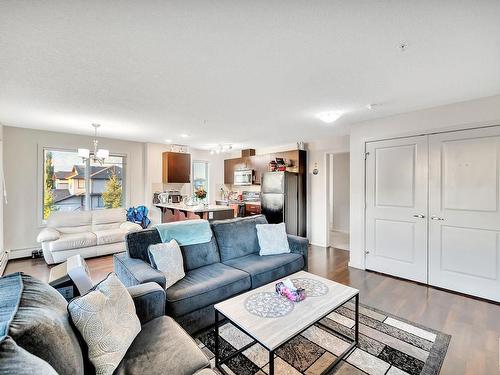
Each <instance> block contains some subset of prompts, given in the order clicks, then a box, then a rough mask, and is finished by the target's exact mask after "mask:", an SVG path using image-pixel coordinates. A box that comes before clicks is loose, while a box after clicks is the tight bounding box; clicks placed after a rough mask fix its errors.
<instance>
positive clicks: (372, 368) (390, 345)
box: [196, 302, 451, 375]
mask: <svg viewBox="0 0 500 375" xmlns="http://www.w3.org/2000/svg"><path fill="white" fill-rule="evenodd" d="M359 312H360V314H359V323H360V324H359V332H360V335H359V347H358V348H356V349H355V350H354V351H353V352H351V354H350V355H349V356H348V357H347V358H346V359H345V360H344V361H342V362H341V363H339V364H338V365H337V366H336V367H335V369H334V370H333V372H331V373H332V374H337V375H347V374H349V375H351V374H353V375H361V374H373V375H385V374H386V375H404V374H411V375H417V374H421V375H431V374H439V371H440V369H441V365H442V364H443V360H444V357H445V355H446V351H447V350H448V344H449V342H450V339H451V336H450V335H446V334H444V333H441V332H438V331H435V330H432V329H430V328H427V327H424V326H422V325H419V324H416V323H413V322H409V321H407V320H405V319H402V318H398V317H395V316H393V315H391V314H388V313H385V312H382V311H380V310H377V309H374V308H372V307H368V306H364V305H361V304H360V309H359ZM353 319H354V304H353V303H352V302H348V303H347V304H345V305H344V306H342V307H340V308H339V309H337V310H336V312H334V313H332V314H330V315H328V316H327V317H326V318H324V319H323V320H322V321H321V323H322V324H323V325H325V326H327V327H329V328H330V329H332V330H334V331H335V332H338V333H340V335H334V334H331V333H329V332H328V331H326V330H325V329H323V328H322V327H321V325H320V324H316V325H314V326H312V327H310V328H308V329H307V330H306V331H304V332H303V333H302V334H301V335H299V336H297V337H296V338H294V339H293V340H291V341H289V342H288V343H287V344H285V345H284V346H282V347H281V348H280V349H278V350H277V351H276V359H275V360H274V366H275V374H277V375H278V374H286V375H294V374H309V375H313V374H320V373H321V372H322V371H323V370H325V369H326V368H327V367H328V366H329V365H330V364H331V363H332V362H333V361H334V360H335V358H336V355H339V354H340V353H342V352H343V351H344V350H345V349H346V348H347V347H348V345H349V343H348V342H347V341H346V340H345V339H344V338H343V337H342V335H345V336H347V337H353V336H354V329H353V327H354V320H353ZM290 324H293V322H290ZM219 332H220V353H221V356H222V357H223V358H224V357H226V356H228V355H230V354H231V353H233V352H235V351H237V350H238V349H240V348H242V347H244V346H245V345H247V344H249V343H251V342H252V341H253V340H252V339H251V338H250V337H249V336H247V335H246V334H244V333H243V332H242V331H240V330H239V329H237V328H236V327H235V326H233V325H232V324H231V323H229V322H227V323H225V324H223V325H222V326H221V327H220V328H219ZM196 342H197V343H198V345H199V347H200V348H201V349H202V350H203V352H204V353H205V354H206V355H207V357H208V358H209V359H210V361H211V363H212V367H214V362H215V360H214V348H215V342H214V331H213V329H212V330H208V331H206V332H204V333H201V334H199V335H198V336H197V337H196ZM268 362H269V354H268V352H267V350H265V349H264V347H262V346H260V345H259V344H255V345H253V346H252V347H250V348H248V349H247V350H245V351H244V352H243V353H240V354H238V355H236V356H235V357H233V358H232V359H231V360H229V361H228V362H227V364H224V365H223V368H224V370H225V371H226V372H227V373H228V374H236V375H247V374H248V375H254V374H258V375H264V374H268V373H269V364H268Z"/></svg>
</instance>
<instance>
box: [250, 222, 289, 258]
mask: <svg viewBox="0 0 500 375" xmlns="http://www.w3.org/2000/svg"><path fill="white" fill-rule="evenodd" d="M255 227H256V228H257V239H258V240H259V246H260V252H259V254H260V255H276V254H286V253H289V252H290V246H289V245H288V237H287V235H286V227H285V223H280V224H257V225H256V226H255Z"/></svg>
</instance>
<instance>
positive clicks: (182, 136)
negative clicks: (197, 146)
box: [181, 133, 189, 138]
mask: <svg viewBox="0 0 500 375" xmlns="http://www.w3.org/2000/svg"><path fill="white" fill-rule="evenodd" d="M188 137H189V134H186V133H184V134H181V138H188Z"/></svg>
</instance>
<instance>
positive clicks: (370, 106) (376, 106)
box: [366, 103, 382, 110]
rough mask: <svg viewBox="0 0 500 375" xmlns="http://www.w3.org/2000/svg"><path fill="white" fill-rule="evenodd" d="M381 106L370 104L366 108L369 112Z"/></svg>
mask: <svg viewBox="0 0 500 375" xmlns="http://www.w3.org/2000/svg"><path fill="white" fill-rule="evenodd" d="M381 105H382V104H380V103H370V104H368V105H367V106H366V108H367V109H369V110H373V109H377V108H379V107H380V106H381Z"/></svg>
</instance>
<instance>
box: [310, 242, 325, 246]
mask: <svg viewBox="0 0 500 375" xmlns="http://www.w3.org/2000/svg"><path fill="white" fill-rule="evenodd" d="M309 245H313V246H319V247H328V246H326V244H325V243H314V242H309Z"/></svg>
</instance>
